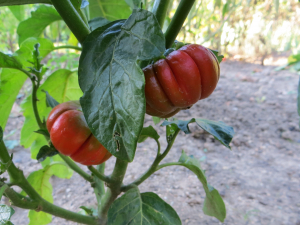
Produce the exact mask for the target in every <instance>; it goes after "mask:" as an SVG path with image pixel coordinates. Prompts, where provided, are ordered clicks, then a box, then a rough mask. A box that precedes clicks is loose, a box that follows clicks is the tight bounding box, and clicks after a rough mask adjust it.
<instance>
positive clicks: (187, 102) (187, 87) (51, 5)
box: [0, 0, 234, 225]
mask: <svg viewBox="0 0 300 225" xmlns="http://www.w3.org/2000/svg"><path fill="white" fill-rule="evenodd" d="M107 2H108V1H107V0H102V1H96V0H95V1H94V0H89V1H87V0H65V1H61V0H11V1H7V0H0V6H12V5H22V4H34V3H46V4H48V5H39V6H38V7H36V8H35V11H33V12H32V14H31V17H30V18H27V19H25V20H23V21H21V22H20V24H19V25H18V28H17V34H18V37H19V39H18V41H19V43H18V45H19V49H18V50H17V51H16V52H14V53H12V54H5V53H2V52H0V68H2V70H1V79H0V103H1V104H0V112H1V117H0V160H1V163H0V169H1V174H3V173H4V172H5V171H7V172H8V173H7V174H8V175H4V177H1V179H0V197H2V195H4V196H5V197H6V198H8V199H9V200H10V201H11V202H12V204H13V205H14V206H15V207H20V208H23V209H28V210H30V211H29V220H30V224H33V223H35V224H48V223H50V222H51V220H52V215H54V216H56V217H61V218H64V219H66V220H70V221H74V222H77V223H81V224H95V225H96V224H101V225H119V224H129V223H130V224H133V225H136V224H139V225H140V224H149V223H150V224H164V225H165V224H166V225H167V224H169V225H180V224H181V220H180V218H179V216H178V215H177V213H176V211H175V210H174V209H173V208H172V207H171V206H170V205H169V204H168V203H167V202H166V201H164V200H163V199H162V198H160V197H159V196H158V195H157V194H156V193H152V192H144V193H140V190H139V185H140V184H141V183H143V182H144V181H145V180H146V179H148V178H149V177H150V176H151V175H152V174H154V173H155V172H156V171H158V170H160V169H162V168H164V167H168V166H182V167H185V168H187V169H188V170H190V171H191V172H193V173H194V174H195V175H196V176H197V178H198V180H199V182H201V184H202V186H203V190H204V193H205V200H204V202H203V212H204V214H206V215H208V216H213V217H215V218H217V219H218V220H220V221H224V219H225V217H226V208H225V204H224V202H223V199H222V197H221V196H220V194H219V192H218V191H217V189H216V188H214V187H213V186H212V185H211V184H209V183H208V181H207V177H206V175H205V173H204V171H203V170H202V168H201V164H200V161H199V160H198V159H196V158H194V157H193V156H188V155H186V153H185V152H184V151H183V152H182V154H181V156H180V158H179V159H178V161H175V162H168V163H162V160H163V159H165V157H167V155H168V153H169V152H170V151H171V149H172V146H173V144H174V142H175V139H176V137H177V135H178V134H179V133H180V132H181V131H183V132H184V133H185V134H189V133H190V130H189V124H190V123H196V124H197V125H198V126H199V127H201V128H202V129H204V130H205V131H207V132H208V133H210V134H211V135H213V136H214V138H215V139H216V140H218V141H219V142H220V143H221V144H223V145H224V146H226V147H227V148H230V142H231V140H232V137H233V134H234V131H233V128H232V127H230V126H228V125H226V124H225V123H223V122H216V121H211V120H207V119H204V118H191V119H188V120H186V121H183V120H177V119H176V118H173V119H171V120H170V119H169V120H165V121H164V122H162V123H161V124H160V125H161V126H163V127H165V131H166V133H165V136H166V141H167V143H166V148H165V149H164V150H162V149H161V139H160V135H159V134H158V133H157V131H156V130H155V129H154V127H153V126H148V127H143V126H144V119H145V114H146V113H148V114H151V115H155V116H158V117H160V118H167V117H170V116H172V115H175V114H176V113H177V112H178V111H179V110H181V109H186V108H188V107H190V106H192V105H193V104H195V103H196V102H197V101H198V100H201V99H204V98H207V97H208V96H209V95H210V94H211V93H212V92H213V90H214V89H215V87H216V85H217V82H218V80H219V76H220V67H219V62H221V60H222V57H221V56H219V55H218V53H217V52H216V51H213V50H209V49H207V48H205V47H203V46H200V45H196V44H189V45H185V46H181V48H177V47H176V46H177V44H176V41H175V39H176V36H177V34H178V32H179V31H180V29H181V27H182V26H183V24H184V21H185V19H186V17H187V15H188V14H189V11H190V9H191V8H192V6H193V4H194V2H195V1H194V0H182V1H181V2H180V4H179V6H178V8H177V10H176V12H175V14H174V16H173V18H172V19H171V22H170V24H169V26H168V28H167V29H166V32H165V33H163V31H162V28H163V24H164V21H165V18H166V15H167V9H168V5H169V3H170V0H155V1H153V7H152V10H151V11H148V10H145V9H143V5H142V4H140V3H141V1H139V0H126V1H125V0H124V1H123V0H122V1H119V0H109V3H110V4H105V3H107ZM111 3H112V4H111ZM104 6H105V7H104ZM17 9H18V10H21V8H17ZM18 10H16V11H14V12H15V13H17V12H18ZM20 18H21V17H20ZM57 21H59V22H60V23H65V25H67V27H68V28H66V26H65V29H69V30H67V31H65V33H64V35H65V36H68V35H69V36H70V37H69V39H68V44H66V43H65V42H64V41H62V40H61V39H60V38H61V37H58V38H57V40H59V41H58V42H56V43H53V40H49V39H47V38H45V37H47V35H46V34H47V32H46V33H45V27H47V26H49V25H51V24H52V23H55V22H57ZM60 27H63V26H60ZM43 32H44V33H43ZM43 34H44V35H43ZM42 35H43V36H44V37H41V36H42ZM53 36H55V35H54V34H52V35H51V37H53ZM74 39H75V40H74ZM62 43H63V44H64V45H61V44H62ZM70 43H72V44H70ZM174 45H175V50H174V51H172V46H174ZM62 49H69V50H70V49H72V50H73V51H76V52H78V54H79V52H80V58H79V62H78V64H77V62H76V63H71V64H68V65H70V66H73V67H72V68H64V69H62V68H59V66H56V65H55V66H53V65H52V66H49V63H48V64H46V65H48V67H50V69H49V68H46V66H45V64H44V63H42V62H41V61H42V60H44V61H46V60H47V59H48V58H49V54H50V53H53V52H54V51H58V50H62ZM176 49H177V50H176ZM166 52H168V53H169V54H168V55H167V56H166V57H165V59H160V60H158V61H156V62H155V63H152V62H154V61H155V60H156V59H158V58H162V56H163V55H164V54H165V53H166ZM63 53H64V54H65V55H64V57H61V58H60V59H59V60H55V62H56V64H63V63H64V60H67V59H68V56H69V55H68V51H64V52H63ZM46 56H48V58H47V57H46ZM72 60H73V59H72ZM50 61H51V60H50ZM52 62H53V61H52ZM50 64H51V63H50ZM77 65H79V66H78V68H76V67H77ZM57 67H58V68H57ZM74 67H75V68H74ZM143 68H144V72H143V70H142V69H143ZM55 69H56V70H55ZM172 73H173V74H172ZM26 80H29V81H30V82H31V89H30V90H31V94H27V96H26V98H25V100H24V102H23V103H22V113H23V115H24V119H25V121H24V125H23V127H22V130H21V137H20V142H21V144H22V145H23V146H24V147H25V148H30V151H31V154H32V158H33V159H34V160H38V161H39V162H40V163H41V167H42V168H41V169H39V170H36V171H33V172H32V173H31V174H30V175H29V176H28V177H25V176H24V174H23V171H22V170H21V169H19V168H18V167H17V166H16V165H15V163H14V161H13V157H12V155H10V153H9V152H8V150H7V147H6V146H5V144H4V141H3V139H4V138H3V129H5V125H6V122H7V120H8V117H9V113H10V110H11V108H12V106H13V104H14V101H15V99H16V97H17V95H18V93H19V92H20V90H21V89H22V87H24V86H26V85H27V83H25V81H26ZM59 103H60V104H59ZM51 108H52V109H51ZM46 119H47V122H46ZM156 119H157V118H156ZM147 138H151V139H153V140H154V141H155V142H156V143H157V152H156V155H154V157H153V158H154V161H153V163H152V164H151V165H149V167H148V168H147V169H146V170H145V172H144V173H143V174H142V175H141V176H140V177H138V178H137V179H135V180H132V181H131V182H129V183H124V177H125V176H126V171H127V166H128V164H129V163H130V162H132V161H133V160H134V157H135V153H136V149H137V145H138V143H141V142H143V141H145V140H146V139H147ZM69 156H70V157H69ZM111 156H112V158H115V159H116V161H115V166H114V168H113V171H112V173H111V174H110V175H106V174H105V161H106V160H107V159H108V158H109V157H111ZM76 162H78V163H81V164H83V165H87V169H88V171H89V172H86V171H85V170H84V169H82V166H81V167H80V166H78V164H77V163H76ZM97 164H99V165H97ZM93 165H97V167H94V166H93ZM73 172H76V173H78V174H79V175H80V176H81V178H82V180H83V181H86V182H89V183H90V185H91V187H92V188H93V190H94V192H95V199H96V201H97V209H90V208H88V207H87V206H82V207H81V208H82V209H84V211H85V213H84V214H82V213H79V212H72V211H70V210H67V209H64V208H61V207H59V206H57V205H55V204H53V197H52V185H51V183H50V182H49V178H50V177H51V176H58V177H60V178H70V177H71V176H72V173H73ZM8 179H9V180H8ZM14 186H17V187H18V188H19V189H21V192H17V191H16V190H15V189H14ZM120 195H121V197H119V196H120ZM0 207H1V209H2V210H1V211H2V212H6V213H4V214H1V212H0V214H1V216H2V217H1V219H2V221H1V222H3V223H5V224H11V222H10V221H9V220H10V217H11V215H12V214H13V212H14V211H13V209H12V208H11V207H10V206H6V205H0ZM7 212H8V213H7ZM157 212H160V213H159V214H158V213H157ZM147 221H151V222H147Z"/></svg>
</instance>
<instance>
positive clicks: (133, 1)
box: [125, 0, 141, 9]
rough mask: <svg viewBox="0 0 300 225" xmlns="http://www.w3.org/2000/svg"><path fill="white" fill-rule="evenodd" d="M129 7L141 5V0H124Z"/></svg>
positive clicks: (133, 7)
mask: <svg viewBox="0 0 300 225" xmlns="http://www.w3.org/2000/svg"><path fill="white" fill-rule="evenodd" d="M125 1H126V3H127V4H128V5H129V6H130V8H131V9H136V8H139V7H140V6H141V0H125Z"/></svg>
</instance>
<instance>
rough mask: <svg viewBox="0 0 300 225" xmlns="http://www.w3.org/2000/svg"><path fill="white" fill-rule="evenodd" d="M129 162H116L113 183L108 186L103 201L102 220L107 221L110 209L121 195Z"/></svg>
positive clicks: (118, 160) (112, 177)
mask: <svg viewBox="0 0 300 225" xmlns="http://www.w3.org/2000/svg"><path fill="white" fill-rule="evenodd" d="M127 166H128V162H126V161H123V160H121V159H118V158H117V160H116V163H115V168H114V171H113V173H112V175H111V178H110V179H111V183H109V184H107V186H108V189H107V191H106V193H105V195H104V196H103V198H102V200H101V208H100V209H99V211H100V212H101V214H100V218H102V219H103V221H106V220H107V213H108V209H109V207H110V206H111V204H112V203H113V202H114V201H115V199H116V198H117V197H118V195H119V194H120V193H121V186H122V182H123V179H124V176H125V173H126V170H127Z"/></svg>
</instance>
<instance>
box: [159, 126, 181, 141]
mask: <svg viewBox="0 0 300 225" xmlns="http://www.w3.org/2000/svg"><path fill="white" fill-rule="evenodd" d="M163 124H164V123H162V124H161V126H164V125H163ZM178 129H179V128H178V127H177V125H176V124H169V125H166V139H167V142H168V143H169V142H170V141H171V139H172V138H173V136H174V134H175V132H176V131H177V130H178Z"/></svg>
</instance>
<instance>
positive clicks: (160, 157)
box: [121, 129, 180, 192]
mask: <svg viewBox="0 0 300 225" xmlns="http://www.w3.org/2000/svg"><path fill="white" fill-rule="evenodd" d="M179 131H180V130H179V129H178V130H176V131H175V133H174V135H173V136H172V138H171V139H170V141H169V142H168V146H167V148H166V149H165V151H164V152H163V153H162V154H160V153H159V151H158V153H157V155H156V158H155V160H154V162H153V163H152V165H151V166H150V168H149V169H148V170H147V171H146V172H145V173H144V174H143V175H142V176H141V177H139V178H138V179H136V180H135V181H133V182H132V183H130V184H128V185H126V186H123V187H122V188H121V191H122V192H126V191H128V190H129V189H131V188H132V187H135V186H138V185H140V184H141V183H143V182H144V181H145V180H146V179H147V178H148V177H150V176H151V175H152V174H153V173H154V172H155V171H157V168H158V167H159V163H160V162H161V161H162V160H163V159H164V158H165V157H166V156H167V154H168V153H169V151H170V149H171V148H172V146H173V144H174V141H175V139H176V137H177V135H178V133H179ZM159 148H160V145H159Z"/></svg>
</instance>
